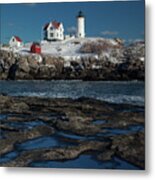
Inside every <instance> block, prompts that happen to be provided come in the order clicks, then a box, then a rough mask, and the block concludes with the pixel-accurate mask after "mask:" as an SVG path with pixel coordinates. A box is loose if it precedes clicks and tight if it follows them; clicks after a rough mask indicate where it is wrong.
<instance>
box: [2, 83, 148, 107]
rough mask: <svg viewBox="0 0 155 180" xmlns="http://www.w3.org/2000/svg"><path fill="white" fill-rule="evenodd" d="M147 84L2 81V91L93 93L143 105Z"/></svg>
mask: <svg viewBox="0 0 155 180" xmlns="http://www.w3.org/2000/svg"><path fill="white" fill-rule="evenodd" d="M144 86H145V84H144V82H140V81H130V82H127V81H123V82H122V81H62V80H59V81H0V93H6V94H8V95H12V96H39V97H51V98H73V99H77V98H79V97H89V98H95V99H99V100H104V101H107V102H113V103H125V104H134V105H142V106H143V105H144V94H145V88H144Z"/></svg>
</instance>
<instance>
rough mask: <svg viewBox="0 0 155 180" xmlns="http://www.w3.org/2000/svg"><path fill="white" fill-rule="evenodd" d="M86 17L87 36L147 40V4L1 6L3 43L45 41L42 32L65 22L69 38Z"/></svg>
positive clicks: (85, 3)
mask: <svg viewBox="0 0 155 180" xmlns="http://www.w3.org/2000/svg"><path fill="white" fill-rule="evenodd" d="M79 10H82V11H83V13H84V14H85V16H86V36H89V37H94V36H95V37H96V36H97V37H99V36H101V37H106V38H109V37H112V38H113V37H120V38H123V39H125V40H126V41H128V40H135V39H143V38H144V16H145V13H144V1H143V0H139V1H123V2H121V1H115V2H79V3H78V2H74V3H42V4H36V3H32V4H1V11H0V13H1V21H0V23H1V24H0V28H1V40H0V41H1V42H3V43H7V42H8V41H9V39H10V37H11V36H12V35H18V36H19V37H21V39H22V40H23V41H24V42H28V41H38V40H40V39H41V37H42V35H41V29H42V26H44V24H46V23H47V22H49V21H52V20H57V21H60V22H63V25H64V28H65V34H67V33H68V31H70V30H72V29H73V30H74V29H75V27H76V15H77V13H78V11H79Z"/></svg>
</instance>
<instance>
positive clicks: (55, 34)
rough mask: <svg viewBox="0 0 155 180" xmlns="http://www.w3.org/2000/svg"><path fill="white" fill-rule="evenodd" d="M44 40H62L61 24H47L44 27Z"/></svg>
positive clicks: (62, 29)
mask: <svg viewBox="0 0 155 180" xmlns="http://www.w3.org/2000/svg"><path fill="white" fill-rule="evenodd" d="M43 30H44V40H47V41H57V40H59V41H62V40H64V28H63V24H62V23H60V22H57V21H53V22H50V23H47V24H46V25H45V26H44V29H43Z"/></svg>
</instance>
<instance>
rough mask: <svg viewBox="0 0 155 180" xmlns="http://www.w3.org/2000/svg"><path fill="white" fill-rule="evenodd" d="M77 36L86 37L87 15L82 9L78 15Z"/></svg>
mask: <svg viewBox="0 0 155 180" xmlns="http://www.w3.org/2000/svg"><path fill="white" fill-rule="evenodd" d="M77 37H78V38H84V37H85V17H84V15H83V13H82V11H79V13H78V15H77Z"/></svg>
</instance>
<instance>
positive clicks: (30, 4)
mask: <svg viewBox="0 0 155 180" xmlns="http://www.w3.org/2000/svg"><path fill="white" fill-rule="evenodd" d="M24 5H25V6H29V7H35V6H36V3H25V4H24Z"/></svg>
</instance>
